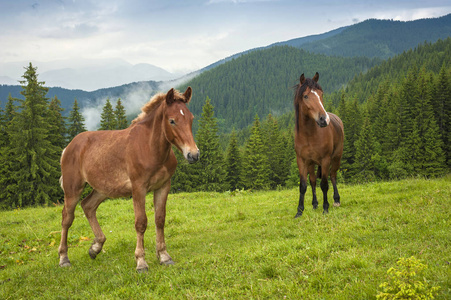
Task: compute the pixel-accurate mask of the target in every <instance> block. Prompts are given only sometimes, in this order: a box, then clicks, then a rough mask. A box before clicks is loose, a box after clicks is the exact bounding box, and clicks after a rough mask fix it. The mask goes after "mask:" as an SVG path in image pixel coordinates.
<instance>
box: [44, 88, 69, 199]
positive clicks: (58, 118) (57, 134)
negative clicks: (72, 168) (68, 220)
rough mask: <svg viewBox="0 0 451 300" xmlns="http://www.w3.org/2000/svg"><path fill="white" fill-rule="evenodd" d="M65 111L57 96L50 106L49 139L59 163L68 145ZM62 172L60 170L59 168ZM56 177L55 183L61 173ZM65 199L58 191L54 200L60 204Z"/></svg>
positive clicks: (58, 190) (60, 190)
mask: <svg viewBox="0 0 451 300" xmlns="http://www.w3.org/2000/svg"><path fill="white" fill-rule="evenodd" d="M63 111H64V109H63V108H62V107H61V101H60V100H59V99H58V98H57V97H56V96H55V97H53V98H52V100H51V101H50V105H49V117H48V119H47V121H48V123H49V125H50V130H49V135H48V139H49V141H50V143H51V144H52V145H53V146H55V147H56V148H55V149H56V153H55V157H54V160H56V161H59V160H60V155H61V153H62V151H63V149H64V148H65V147H66V145H67V140H66V136H67V134H66V121H65V120H64V117H63V116H62V114H61V113H62V112H63ZM59 170H60V168H59ZM54 175H55V176H56V177H55V179H54V181H55V182H58V181H59V177H60V175H61V174H60V172H58V173H56V174H54ZM63 199H64V193H63V190H62V189H57V190H56V194H55V196H54V199H52V201H53V202H60V201H62V200H63Z"/></svg>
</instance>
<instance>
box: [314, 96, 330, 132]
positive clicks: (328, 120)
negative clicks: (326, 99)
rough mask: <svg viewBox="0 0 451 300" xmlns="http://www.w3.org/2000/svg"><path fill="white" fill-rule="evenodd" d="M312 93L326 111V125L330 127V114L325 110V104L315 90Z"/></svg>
mask: <svg viewBox="0 0 451 300" xmlns="http://www.w3.org/2000/svg"><path fill="white" fill-rule="evenodd" d="M311 92H312V93H313V94H314V95H315V96H316V98H317V99H318V102H319V104H320V105H321V108H322V109H323V110H324V112H325V113H326V123H327V125H329V123H330V117H329V114H328V113H327V111H326V110H325V109H324V106H323V103H322V102H321V98H320V97H319V95H318V93H317V92H316V91H314V90H311Z"/></svg>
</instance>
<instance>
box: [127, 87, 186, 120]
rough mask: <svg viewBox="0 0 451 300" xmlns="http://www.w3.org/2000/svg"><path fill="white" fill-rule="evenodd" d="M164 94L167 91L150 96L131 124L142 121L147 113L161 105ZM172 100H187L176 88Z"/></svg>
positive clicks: (164, 98)
mask: <svg viewBox="0 0 451 300" xmlns="http://www.w3.org/2000/svg"><path fill="white" fill-rule="evenodd" d="M166 95H167V93H158V94H156V95H154V96H153V97H152V98H150V100H149V102H147V103H146V104H144V106H143V107H141V113H140V114H139V115H138V116H137V117H136V118H135V119H134V120H133V121H132V124H131V126H133V125H135V124H136V123H138V122H140V121H142V120H143V119H144V118H145V117H146V116H147V115H148V114H149V113H151V112H153V111H154V110H156V109H157V108H158V107H159V106H160V105H161V103H163V101H164V100H166ZM174 100H180V101H182V102H185V103H186V102H187V101H186V99H185V97H184V96H183V94H181V93H180V92H179V91H176V90H174Z"/></svg>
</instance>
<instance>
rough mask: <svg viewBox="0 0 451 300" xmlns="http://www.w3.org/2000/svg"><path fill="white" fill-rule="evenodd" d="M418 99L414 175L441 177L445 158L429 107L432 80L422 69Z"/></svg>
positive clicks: (441, 142) (415, 112) (415, 104)
mask: <svg viewBox="0 0 451 300" xmlns="http://www.w3.org/2000/svg"><path fill="white" fill-rule="evenodd" d="M418 82H419V88H418V91H419V99H418V101H417V102H416V103H413V104H412V105H414V109H415V111H414V115H415V119H414V128H415V129H414V131H417V132H418V136H419V141H418V144H417V149H415V150H416V151H418V153H417V155H416V157H415V161H414V162H413V164H414V167H415V173H416V174H421V175H424V176H428V177H435V176H439V175H442V174H443V173H444V170H445V169H446V167H445V163H446V156H445V153H444V151H443V141H442V139H441V134H440V128H439V126H438V125H437V123H436V119H435V116H434V110H433V107H432V105H431V100H432V94H433V90H434V88H433V82H432V79H430V78H429V79H428V78H427V75H426V71H425V70H424V69H423V70H422V72H421V74H420V76H419V78H418Z"/></svg>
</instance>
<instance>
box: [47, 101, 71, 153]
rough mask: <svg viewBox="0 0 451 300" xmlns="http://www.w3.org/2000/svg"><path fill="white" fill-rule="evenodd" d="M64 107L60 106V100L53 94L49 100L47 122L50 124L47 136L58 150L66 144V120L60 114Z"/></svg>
mask: <svg viewBox="0 0 451 300" xmlns="http://www.w3.org/2000/svg"><path fill="white" fill-rule="evenodd" d="M63 111H64V109H63V108H62V107H61V101H60V100H59V99H58V98H57V97H56V96H55V97H53V98H52V100H51V101H50V105H49V120H48V121H49V123H50V124H51V125H52V127H51V129H50V132H49V137H50V141H51V143H52V144H53V145H55V146H57V147H58V149H59V150H61V151H62V150H63V149H64V148H65V147H66V145H67V141H66V136H67V132H66V131H67V129H66V121H65V119H64V117H63V115H62V112H63Z"/></svg>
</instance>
